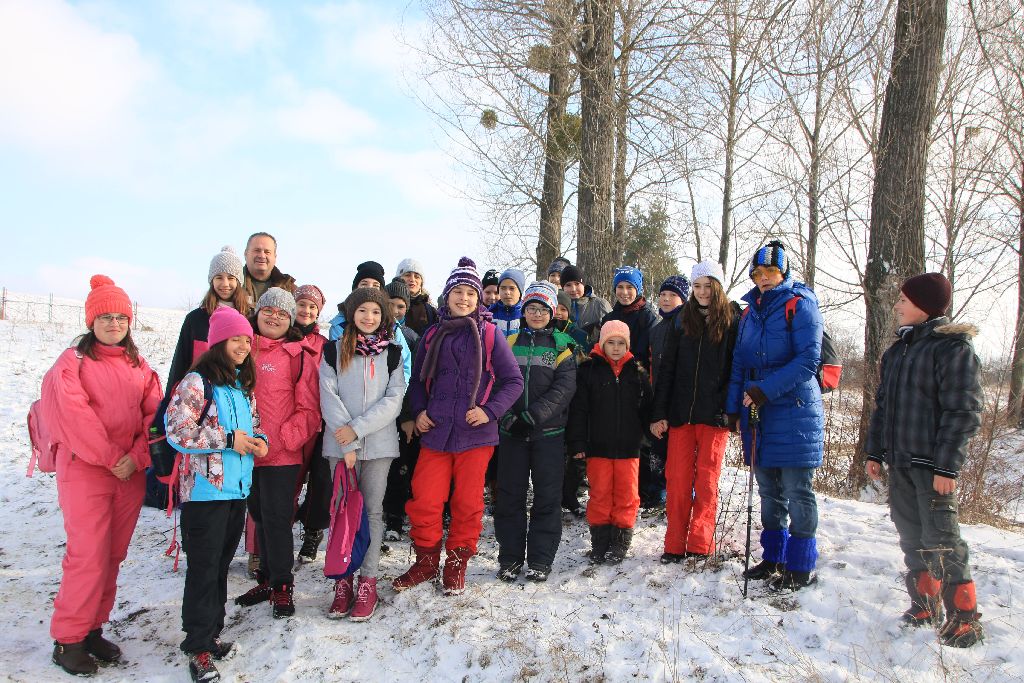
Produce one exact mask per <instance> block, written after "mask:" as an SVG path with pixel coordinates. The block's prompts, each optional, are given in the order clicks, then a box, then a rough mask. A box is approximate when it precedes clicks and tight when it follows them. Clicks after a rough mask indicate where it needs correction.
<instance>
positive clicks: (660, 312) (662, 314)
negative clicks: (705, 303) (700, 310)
mask: <svg viewBox="0 0 1024 683" xmlns="http://www.w3.org/2000/svg"><path fill="white" fill-rule="evenodd" d="M682 308H683V305H682V304H679V305H678V306H676V307H675V308H673V309H672V310H671V311H668V312H667V313H666V312H665V311H663V310H661V307H660V306H659V307H658V315H660V316H661V317H662V318H663V319H664V318H671V317H672V316H674V315H675V314H676V313H678V312H679V311H680V310H682ZM705 315H707V314H706V313H705Z"/></svg>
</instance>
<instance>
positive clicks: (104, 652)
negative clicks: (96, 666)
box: [85, 628, 121, 662]
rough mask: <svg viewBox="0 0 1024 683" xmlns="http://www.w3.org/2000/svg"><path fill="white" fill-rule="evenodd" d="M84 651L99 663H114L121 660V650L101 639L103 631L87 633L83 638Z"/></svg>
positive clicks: (97, 629)
mask: <svg viewBox="0 0 1024 683" xmlns="http://www.w3.org/2000/svg"><path fill="white" fill-rule="evenodd" d="M85 651H86V652H88V653H89V654H91V655H92V656H93V657H95V658H96V659H98V660H100V661H101V662H116V661H117V660H119V659H121V648H119V647H118V646H117V645H114V644H113V643H112V642H110V641H109V640H107V639H106V638H104V637H103V629H101V628H96V629H93V630H92V631H89V635H87V636H86V637H85Z"/></svg>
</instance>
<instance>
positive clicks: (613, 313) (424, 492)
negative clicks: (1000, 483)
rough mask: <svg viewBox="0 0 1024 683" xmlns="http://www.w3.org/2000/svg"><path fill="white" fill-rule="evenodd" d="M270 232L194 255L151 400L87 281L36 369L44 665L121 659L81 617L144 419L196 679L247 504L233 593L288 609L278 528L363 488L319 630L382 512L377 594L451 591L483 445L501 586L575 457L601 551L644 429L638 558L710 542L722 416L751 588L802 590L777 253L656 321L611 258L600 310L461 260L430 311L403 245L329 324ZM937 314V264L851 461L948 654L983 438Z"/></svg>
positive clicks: (800, 325) (804, 332)
mask: <svg viewBox="0 0 1024 683" xmlns="http://www.w3.org/2000/svg"><path fill="white" fill-rule="evenodd" d="M276 247H277V245H276V241H275V240H274V239H273V238H272V237H271V236H269V235H266V234H264V233H258V234H256V235H254V236H253V237H251V238H250V240H249V243H248V244H247V247H246V263H245V264H243V263H242V261H241V260H240V259H239V258H238V257H237V256H236V255H235V254H234V252H233V251H231V250H230V249H228V248H225V250H223V251H222V252H220V253H219V254H217V255H216V256H215V258H214V259H213V261H212V262H211V264H210V269H209V272H208V283H209V290H208V292H207V295H206V297H205V298H204V301H203V303H202V305H201V306H200V308H198V309H196V310H195V311H192V312H191V313H189V314H188V315H187V316H186V318H185V322H184V324H183V326H182V333H181V337H180V339H179V343H178V348H177V349H176V352H175V356H174V359H173V361H172V364H171V371H170V375H169V378H168V389H167V392H166V394H162V393H161V390H160V382H159V379H158V378H157V376H156V374H155V373H154V372H153V371H152V370H151V369H150V368H149V366H148V365H147V364H146V362H145V360H143V359H142V358H140V357H139V355H138V351H137V349H136V347H135V345H134V343H133V342H132V339H131V334H130V327H129V325H130V322H131V316H132V307H131V304H130V301H129V299H128V297H127V295H126V294H125V293H124V292H123V290H121V289H120V288H117V287H116V286H115V285H114V283H113V282H112V281H110V280H109V278H105V277H103V276H95V277H94V278H93V281H92V291H91V292H90V294H89V297H88V299H87V301H86V326H87V327H88V328H89V331H88V332H87V333H86V334H85V335H83V336H82V337H81V338H80V340H78V342H77V343H76V346H75V347H73V348H72V349H68V350H67V351H66V352H65V353H64V354H62V355H61V357H60V358H59V359H58V361H57V363H56V364H55V366H54V368H53V369H52V370H51V371H50V372H49V373H47V375H46V377H45V379H44V382H43V399H44V405H46V406H47V407H48V414H49V415H50V419H51V420H52V421H53V422H54V423H55V425H56V427H55V433H56V434H57V435H58V436H57V437H56V440H57V441H59V442H60V444H61V448H60V450H59V457H58V462H57V485H58V494H59V501H60V504H61V507H62V509H63V510H64V515H65V528H66V531H67V535H68V543H67V553H66V557H65V560H64V577H63V580H62V583H61V589H60V592H59V593H58V594H57V598H56V599H55V601H54V615H53V620H52V623H51V633H52V636H53V638H54V640H55V645H54V654H53V658H54V661H55V662H56V663H57V664H59V665H60V666H61V667H63V668H64V669H65V670H66V671H68V672H71V673H77V674H89V673H92V672H95V670H96V663H95V659H99V660H102V661H116V660H117V659H119V658H120V650H119V649H118V648H117V646H116V645H114V644H113V643H111V642H110V641H108V640H106V639H104V638H103V637H102V626H103V624H104V623H105V622H106V621H107V618H108V617H109V613H110V609H111V607H112V604H113V600H114V594H115V591H116V578H117V571H118V566H119V564H120V562H121V561H122V560H123V559H124V557H125V555H126V551H127V547H128V543H129V541H130V538H131V535H132V532H133V530H134V526H135V523H136V520H137V517H138V512H139V507H140V506H141V504H142V498H143V494H144V491H145V487H146V485H145V479H144V476H145V475H144V474H143V472H144V471H145V469H146V468H147V467H148V466H149V465H150V456H149V445H148V444H147V435H148V434H149V428H150V425H151V424H155V425H157V426H158V427H159V430H158V431H159V432H161V433H164V434H166V440H167V443H168V444H169V445H170V446H171V447H172V448H173V451H172V453H173V455H174V464H173V467H171V468H170V476H169V477H167V478H166V481H168V482H169V483H170V484H171V489H170V494H169V495H170V496H171V499H170V505H173V504H174V503H175V502H177V503H178V504H179V505H180V509H181V517H180V524H181V536H182V546H183V549H184V551H185V553H186V558H187V569H186V578H185V589H184V595H183V599H182V627H183V630H184V631H185V639H184V641H183V642H182V644H181V649H182V651H184V652H185V653H186V654H187V655H188V656H189V667H190V672H191V675H192V677H193V679H194V680H201V681H211V680H217V679H218V676H219V674H218V673H217V669H216V666H215V663H214V662H215V661H216V660H219V659H223V658H224V657H226V656H228V655H230V654H231V652H232V644H231V643H230V642H227V641H223V640H221V638H220V636H221V631H222V630H223V628H224V617H225V604H226V601H227V597H228V596H227V572H228V567H229V565H230V563H231V560H232V558H233V557H234V554H235V551H236V549H237V546H238V544H239V541H240V539H241V537H242V535H243V532H244V530H245V526H246V524H247V522H246V519H247V518H248V519H250V520H251V524H252V533H251V534H250V535H251V537H252V542H251V545H252V550H253V552H254V554H255V555H256V556H257V557H258V561H257V562H253V565H254V566H253V569H254V572H253V573H254V576H255V579H256V584H255V585H254V586H253V587H252V588H251V589H250V590H249V591H247V592H246V593H244V594H243V595H241V596H239V597H238V598H236V600H235V602H236V603H237V604H239V605H243V606H252V605H256V604H260V603H263V602H270V604H271V609H272V613H273V615H274V616H275V617H288V616H291V615H292V614H294V613H295V605H294V600H293V587H294V576H293V573H292V571H293V563H294V559H295V556H294V546H293V535H292V526H293V524H294V523H295V522H296V521H300V522H302V524H303V547H302V549H300V555H304V556H305V557H307V558H310V557H315V556H316V552H317V548H318V546H319V545H320V543H321V541H322V538H323V529H324V528H326V527H327V526H328V525H329V523H330V519H331V515H332V514H335V511H336V507H337V506H336V501H332V494H333V493H336V492H337V490H338V487H339V485H340V482H341V480H342V474H343V473H344V472H345V470H347V471H348V472H349V473H350V474H349V475H348V476H354V477H355V478H356V480H357V481H358V487H359V490H360V491H361V493H362V495H363V499H364V501H365V506H366V512H367V519H368V522H369V532H370V541H369V547H368V551H367V553H366V556H365V558H364V559H363V561H362V564H361V566H360V568H359V578H358V582H356V581H355V580H354V579H353V577H349V578H347V579H341V580H339V581H337V582H336V584H335V589H334V596H333V599H332V602H331V604H330V607H329V608H328V616H329V617H332V618H341V617H346V616H347V617H348V618H350V619H351V620H353V621H364V620H366V619H369V618H371V617H372V616H373V614H374V612H375V610H376V607H377V591H378V586H377V573H378V565H379V559H380V548H381V544H382V541H383V540H384V538H385V528H386V527H387V530H388V533H389V534H394V533H398V532H400V530H401V526H402V512H403V508H404V512H405V513H406V514H407V515H408V519H409V524H410V530H409V536H410V538H411V540H412V546H413V550H414V552H415V556H416V559H415V562H414V563H413V564H412V566H411V567H410V568H409V569H408V570H407V571H406V572H404V573H403V574H401V575H400V576H398V577H397V578H395V579H394V581H393V582H392V587H393V589H394V590H395V591H403V590H406V589H409V588H412V587H414V586H416V585H418V584H420V583H424V582H428V581H434V580H436V579H438V578H440V579H441V583H442V586H443V589H444V591H445V592H446V593H447V594H456V593H459V592H461V591H462V590H464V588H465V577H466V567H467V563H468V562H469V560H470V558H472V556H473V555H474V554H475V553H476V550H477V542H478V540H479V537H480V533H481V529H482V517H483V513H484V488H485V481H486V480H487V479H488V466H489V464H490V463H491V462H492V460H493V462H494V468H495V471H494V473H493V475H494V482H493V489H492V492H491V493H492V496H493V500H494V509H493V516H494V529H495V535H496V538H497V541H498V545H499V554H498V563H499V569H498V573H497V578H498V579H500V580H502V581H506V582H514V581H516V580H517V579H518V577H519V575H520V573H522V572H523V571H524V570H525V575H526V578H527V579H528V580H530V581H536V582H543V581H545V580H546V579H547V578H548V575H549V574H550V572H551V571H552V566H553V564H554V560H555V556H556V553H557V550H558V546H559V543H560V539H561V529H562V523H561V513H560V510H561V507H562V503H563V493H564V488H565V480H566V479H567V473H571V472H573V471H574V467H575V464H576V463H582V462H585V469H586V476H587V479H588V480H589V486H590V495H589V500H588V502H587V506H586V517H587V521H588V524H589V526H590V532H591V549H590V551H589V553H588V556H589V558H590V560H591V562H593V563H597V564H599V563H604V562H609V563H615V562H621V561H622V560H623V559H624V558H625V557H626V555H627V553H628V551H629V548H630V543H631V539H632V534H633V527H634V525H635V522H636V516H637V512H638V508H639V506H640V502H641V501H640V494H641V490H642V485H641V467H640V461H641V457H640V455H641V449H642V448H644V447H645V444H650V445H651V446H652V447H654V448H656V449H657V448H659V444H664V446H660V447H661V448H662V449H663V451H664V452H665V453H666V455H667V464H666V468H665V479H666V488H667V501H666V517H667V527H666V532H665V542H664V553H663V554H662V556H661V561H662V562H663V563H677V562H681V561H683V560H684V559H686V558H687V557H694V556H696V557H706V556H709V555H711V554H712V553H714V551H715V519H716V510H717V496H718V479H719V475H720V471H721V467H722V462H723V458H724V453H725V448H726V444H727V441H728V437H729V432H730V430H733V431H736V430H739V431H741V432H742V435H743V444H744V452H745V456H746V458H747V462H748V464H750V465H751V467H752V468H753V471H754V473H755V475H756V478H757V481H758V488H759V493H760V496H761V522H762V527H763V530H762V532H761V544H762V548H763V560H762V561H761V562H760V563H759V564H758V565H756V566H754V567H752V568H751V569H750V570H748V572H747V575H748V577H749V578H755V579H767V580H769V581H770V585H771V586H772V587H774V588H776V589H793V590H796V589H800V588H802V587H804V586H808V585H810V584H812V583H814V581H815V578H816V577H815V576H814V574H813V569H814V567H815V563H816V559H817V545H816V542H815V531H816V526H817V507H816V503H815V499H814V493H813V489H812V487H811V481H812V478H813V472H814V468H816V467H817V466H819V465H820V463H821V451H822V429H823V426H822V413H823V410H822V401H821V393H820V390H819V388H818V384H817V380H816V376H815V372H816V369H817V363H818V362H819V357H820V348H821V338H822V322H821V315H820V313H819V311H818V306H817V301H816V299H815V297H814V294H813V292H812V291H811V290H810V289H808V288H806V287H805V286H803V285H802V284H800V283H798V282H796V281H795V280H793V279H792V278H791V277H790V273H789V265H788V259H787V257H786V255H785V251H784V248H783V247H782V245H781V244H779V243H777V242H773V243H770V244H769V245H767V246H765V247H763V248H762V249H759V250H758V251H757V253H756V254H755V255H754V257H753V258H752V259H751V263H750V268H749V274H750V277H751V279H752V280H753V281H754V283H755V286H754V287H753V288H752V289H751V290H750V292H748V293H747V295H746V296H744V300H746V302H747V308H746V310H745V311H743V312H742V313H741V311H740V309H739V306H738V305H736V304H735V303H733V302H731V301H730V300H729V298H728V296H727V293H726V281H725V278H724V274H723V272H722V268H721V266H720V265H719V264H717V263H715V262H710V261H708V262H702V263H699V264H697V265H696V266H695V267H694V268H693V271H692V273H691V277H690V278H686V277H684V276H682V275H674V276H672V277H670V278H667V279H666V280H665V282H664V283H662V285H661V288H660V291H659V293H658V305H657V313H655V312H654V310H653V309H652V307H650V306H649V305H648V304H647V302H646V300H645V298H644V282H643V275H642V273H641V272H640V271H639V270H638V269H637V268H634V267H630V266H624V267H622V268H619V269H617V270H616V272H615V275H614V281H613V287H614V291H615V300H616V301H615V304H614V306H610V305H609V304H608V302H606V301H604V300H603V299H601V298H600V297H597V296H595V295H594V294H593V293H592V292H591V291H590V290H589V289H588V288H587V287H586V285H585V284H584V281H583V276H582V273H581V272H580V271H579V269H578V268H576V267H575V266H573V265H571V264H569V263H568V262H567V261H565V260H564V259H558V260H556V262H554V263H552V264H551V267H550V268H549V271H550V272H549V275H548V279H547V280H543V281H537V282H533V283H531V284H530V285H529V286H527V285H526V282H525V275H524V274H523V272H522V271H519V270H516V269H508V270H506V271H503V272H501V273H500V274H499V273H497V272H496V271H489V272H488V273H487V274H485V276H484V277H483V278H481V277H480V276H479V273H478V271H477V268H476V265H475V263H474V262H473V261H472V260H471V259H469V258H466V257H463V258H462V259H460V261H459V263H458V265H457V266H456V267H455V268H454V269H453V270H452V271H451V273H450V275H449V277H448V279H447V280H446V282H445V285H444V288H443V291H442V294H441V297H440V306H439V308H435V307H434V306H433V305H432V303H431V302H430V297H429V295H428V294H427V292H426V291H425V290H424V288H423V277H422V270H423V269H422V266H421V265H420V264H419V263H418V262H416V261H415V260H413V259H406V260H405V261H403V262H402V263H401V264H400V265H399V267H398V272H397V274H396V277H395V278H394V279H393V280H392V281H390V282H388V281H386V278H385V275H384V270H383V268H382V267H381V266H380V265H379V264H377V263H375V262H372V261H369V262H366V263H363V264H360V265H359V267H358V269H357V274H356V276H355V278H354V280H353V283H352V292H351V294H350V295H349V296H348V297H347V298H346V299H345V301H344V302H343V303H342V304H339V306H338V311H339V312H338V315H337V316H336V317H335V318H334V320H332V325H331V332H330V339H329V340H328V339H327V338H325V337H324V336H322V335H321V334H320V330H319V326H318V323H317V320H318V319H319V317H320V315H321V313H322V312H323V310H324V305H325V303H326V302H325V299H324V296H323V293H322V292H321V291H320V289H318V288H317V287H315V286H313V285H304V286H301V287H295V282H294V280H293V279H292V278H290V277H289V276H286V275H284V274H283V273H281V272H280V271H279V270H278V269H277V267H276V265H275V263H276ZM943 287H944V288H945V289H943ZM943 296H944V297H945V298H943ZM790 299H796V301H793V302H790ZM488 301H490V302H491V304H490V306H487V305H485V304H486V303H487V302H488ZM787 302H790V303H788V304H787ZM948 304H949V284H948V281H946V280H945V278H943V277H942V276H941V275H937V274H926V275H922V276H918V277H917V278H911V279H910V280H908V281H907V282H906V283H905V284H904V287H903V294H902V295H901V298H900V301H899V303H897V306H896V312H897V316H898V318H899V320H900V323H901V325H903V326H904V327H901V332H900V334H901V336H900V339H899V340H898V341H897V342H896V344H895V345H894V347H893V349H892V350H890V352H889V353H887V354H886V357H885V359H884V361H883V366H882V382H881V384H880V388H879V394H878V408H877V410H876V412H875V414H874V417H873V422H872V429H871V434H870V438H869V443H868V453H869V454H870V461H869V463H868V473H869V474H870V475H871V476H873V477H878V476H880V466H879V463H880V462H882V461H885V462H887V463H888V464H889V466H890V467H889V469H890V486H891V493H892V496H891V498H892V501H891V506H892V510H893V519H894V522H895V523H896V526H897V529H898V531H899V532H900V536H901V545H902V547H903V549H904V552H905V555H906V561H907V566H908V568H909V569H910V574H908V579H907V587H908V590H909V591H910V595H911V597H912V602H913V606H912V608H911V610H908V612H907V614H906V615H905V618H906V619H907V620H908V621H910V622H911V623H926V622H931V621H932V620H933V619H935V618H938V614H939V606H938V604H937V599H938V598H939V596H940V595H941V598H942V600H943V601H944V602H945V607H946V610H947V613H948V618H947V621H946V623H945V624H944V626H943V629H942V634H943V639H944V642H946V643H947V644H950V645H958V646H965V645H970V644H973V643H974V642H976V641H977V640H978V639H979V638H980V637H981V627H980V624H979V623H978V614H977V609H976V605H975V600H974V587H973V583H972V582H971V581H970V573H969V569H968V567H967V546H966V545H965V544H964V543H963V541H962V540H961V539H960V537H959V531H958V528H957V526H956V503H955V496H954V495H953V491H954V489H955V477H956V474H957V472H958V471H959V469H960V467H961V466H962V463H963V454H964V447H965V444H966V441H967V439H968V438H969V437H970V436H971V435H972V434H973V432H974V431H975V430H976V429H977V426H978V413H979V411H980V405H979V400H978V394H979V388H978V377H977V375H978V363H977V357H976V356H975V355H974V352H973V347H972V346H971V343H970V338H969V334H968V332H969V331H968V330H966V329H965V328H963V327H956V326H952V325H950V324H949V322H948V319H946V318H944V317H943V313H944V311H945V309H946V308H947V307H948ZM908 358H910V359H912V361H913V362H912V361H911V360H908ZM929 368H933V369H934V371H932V370H929ZM652 375H653V382H652ZM161 396H162V397H163V400H162V401H161ZM928 411H931V412H928ZM755 413H758V414H759V416H760V420H759V421H758V420H753V419H751V418H752V417H753V416H754V414H755ZM925 413H927V414H925ZM908 424H909V425H910V427H908V426H907V425H908ZM925 424H927V425H932V426H933V428H929V429H926V428H925V427H924V426H923V425H925ZM492 456H493V457H492ZM343 468H344V469H343ZM531 484H532V491H533V498H532V507H530V509H529V510H527V499H528V489H530V488H531ZM304 485H305V490H306V498H305V500H304V501H303V503H302V504H301V505H299V502H298V499H299V496H300V494H301V491H302V489H303V488H304ZM332 503H334V504H332ZM446 505H447V512H448V515H449V519H448V523H447V532H446V531H445V511H446ZM442 545H443V549H444V558H443V563H442ZM937 548H944V549H947V552H944V553H936V552H935V550H936V549H937ZM935 558H940V559H935Z"/></svg>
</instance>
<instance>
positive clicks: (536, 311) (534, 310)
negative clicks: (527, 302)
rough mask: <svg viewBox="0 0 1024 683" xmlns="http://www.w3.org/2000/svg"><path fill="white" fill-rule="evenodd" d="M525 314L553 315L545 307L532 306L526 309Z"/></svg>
mask: <svg viewBox="0 0 1024 683" xmlns="http://www.w3.org/2000/svg"><path fill="white" fill-rule="evenodd" d="M523 313H525V314H526V315H551V311H549V310H548V309H547V308H545V307H544V306H530V307H529V308H524V309H523Z"/></svg>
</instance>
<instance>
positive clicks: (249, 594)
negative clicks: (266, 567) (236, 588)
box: [235, 571, 271, 607]
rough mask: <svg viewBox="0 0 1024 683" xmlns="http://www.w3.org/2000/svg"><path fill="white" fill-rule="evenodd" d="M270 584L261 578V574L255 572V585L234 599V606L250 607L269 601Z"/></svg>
mask: <svg viewBox="0 0 1024 683" xmlns="http://www.w3.org/2000/svg"><path fill="white" fill-rule="evenodd" d="M270 593H271V591H270V582H269V581H267V580H266V579H265V578H263V572H260V571H257V572H256V585H255V586H253V587H252V588H250V589H249V590H247V591H246V592H245V593H242V594H241V595H239V596H238V597H237V598H235V604H236V605H241V606H242V607H252V606H253V605H258V604H260V603H261V602H266V601H267V600H269V599H270Z"/></svg>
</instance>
